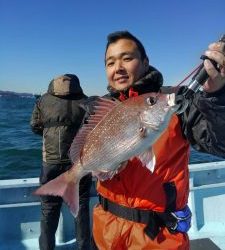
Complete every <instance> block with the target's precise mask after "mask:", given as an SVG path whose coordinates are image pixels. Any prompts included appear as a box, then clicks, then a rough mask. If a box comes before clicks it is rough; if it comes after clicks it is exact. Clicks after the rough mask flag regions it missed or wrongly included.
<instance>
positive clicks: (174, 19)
mask: <svg viewBox="0 0 225 250" xmlns="http://www.w3.org/2000/svg"><path fill="white" fill-rule="evenodd" d="M116 30H129V31H130V32H132V33H133V34H134V35H136V36H137V37H138V38H139V39H140V40H141V41H142V42H143V44H144V46H145V48H146V51H147V53H148V55H149V58H150V63H151V64H152V65H153V66H155V67H157V68H158V69H159V70H160V71H161V72H162V73H163V75H164V79H165V85H174V84H176V83H177V82H179V81H180V80H182V79H183V78H184V77H185V75H186V74H188V73H189V72H190V71H191V70H192V69H193V68H194V67H195V66H196V65H198V64H199V63H200V59H199V57H200V55H201V54H202V53H203V51H204V50H205V49H206V48H207V46H208V44H209V43H210V42H213V41H215V40H217V39H218V38H219V37H220V36H221V35H222V34H223V33H225V1H224V0H204V1H203V0H199V1H198V0H188V1H181V0H157V1H151V0H111V1H106V0H104V1H103V0H80V1H78V0H0V37H1V38H0V90H11V91H17V92H29V93H44V92H45V91H46V90H47V86H48V83H49V81H50V80H51V79H52V78H53V77H55V76H57V75H60V74H64V73H75V74H77V75H78V76H79V78H80V81H81V84H82V87H83V89H84V91H85V92H86V93H87V94H88V95H94V94H100V95H101V94H104V93H105V92H106V85H107V80H106V76H105V71H104V63H103V60H104V50H105V44H106V36H107V34H108V33H110V32H113V31H116Z"/></svg>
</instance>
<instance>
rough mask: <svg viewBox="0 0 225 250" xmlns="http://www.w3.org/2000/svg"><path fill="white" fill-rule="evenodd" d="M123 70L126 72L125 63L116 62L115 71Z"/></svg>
mask: <svg viewBox="0 0 225 250" xmlns="http://www.w3.org/2000/svg"><path fill="white" fill-rule="evenodd" d="M122 70H124V66H123V63H122V62H121V60H118V61H116V63H115V71H116V72H120V71H122Z"/></svg>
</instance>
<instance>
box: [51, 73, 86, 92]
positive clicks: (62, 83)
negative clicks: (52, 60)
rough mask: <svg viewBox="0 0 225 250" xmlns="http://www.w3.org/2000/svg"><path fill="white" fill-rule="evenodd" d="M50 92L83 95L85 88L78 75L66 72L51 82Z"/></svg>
mask: <svg viewBox="0 0 225 250" xmlns="http://www.w3.org/2000/svg"><path fill="white" fill-rule="evenodd" d="M48 93H49V94H51V95H55V96H69V95H81V94H83V90H82V88H81V86H80V81H79V78H78V77H77V76H76V75H73V74H65V75H61V76H58V77H56V78H54V79H53V80H52V81H51V82H50V84H49V86H48Z"/></svg>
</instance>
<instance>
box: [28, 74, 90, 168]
mask: <svg viewBox="0 0 225 250" xmlns="http://www.w3.org/2000/svg"><path fill="white" fill-rule="evenodd" d="M62 77H63V80H62V79H61V80H62V82H63V85H62V84H61V83H60V79H59V78H57V79H54V80H53V81H51V82H50V84H49V88H48V92H47V93H46V94H44V95H43V96H41V97H40V98H39V99H38V100H37V102H36V104H35V106H34V109H33V113H32V117H31V122H30V125H31V128H32V131H33V132H34V133H36V134H41V135H43V148H42V150H43V151H42V155H43V161H44V162H46V163H47V164H61V163H70V159H69V157H68V150H69V148H70V145H71V143H72V141H73V138H74V136H75V135H76V133H77V131H78V129H79V127H80V125H81V123H82V121H83V116H84V113H85V111H84V110H83V109H82V108H81V107H80V104H81V103H82V102H83V101H84V100H85V99H87V96H86V95H84V94H83V91H82V89H81V87H80V84H79V80H78V81H77V80H76V81H70V79H67V78H66V77H65V76H62ZM57 81H58V82H57ZM62 86H63V87H62Z"/></svg>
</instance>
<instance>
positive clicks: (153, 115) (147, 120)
mask: <svg viewBox="0 0 225 250" xmlns="http://www.w3.org/2000/svg"><path fill="white" fill-rule="evenodd" d="M143 105H144V108H143V109H142V110H141V111H140V120H141V126H143V128H144V129H145V133H146V132H147V133H148V131H149V132H150V131H152V130H155V131H162V130H164V129H165V128H166V127H167V125H168V123H169V121H170V119H171V117H172V115H173V114H174V113H175V112H176V111H177V110H178V108H179V105H177V104H176V101H175V93H172V94H162V93H148V94H144V95H143Z"/></svg>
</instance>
